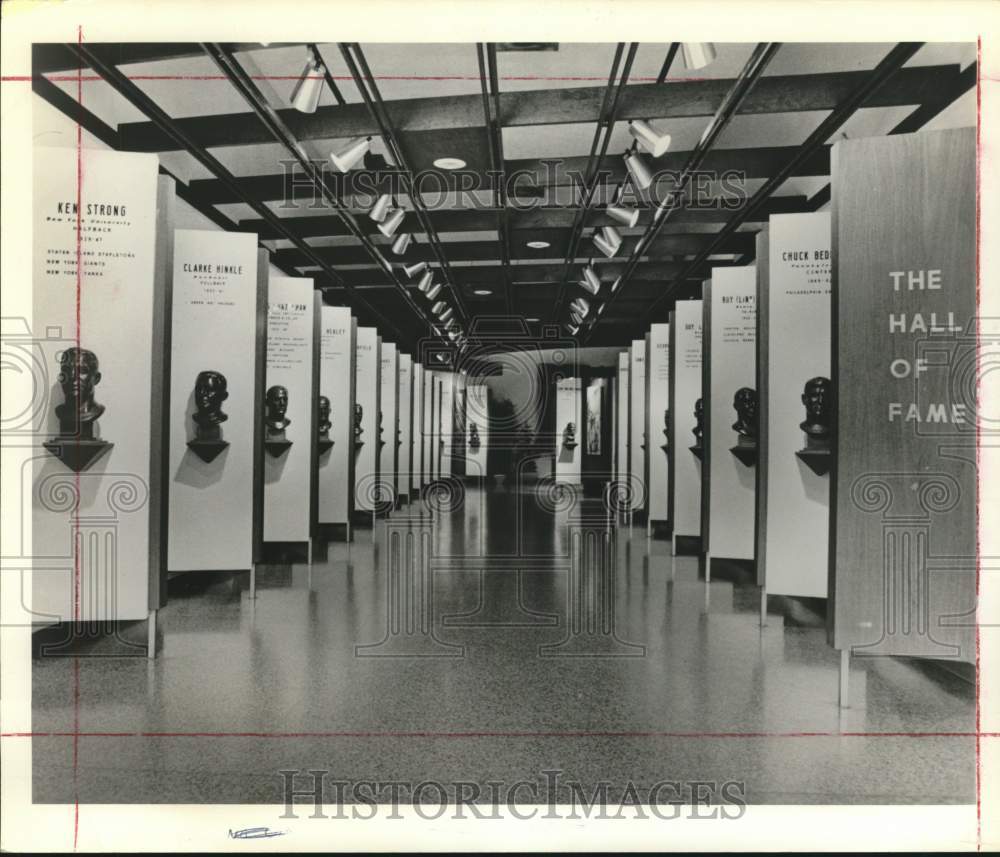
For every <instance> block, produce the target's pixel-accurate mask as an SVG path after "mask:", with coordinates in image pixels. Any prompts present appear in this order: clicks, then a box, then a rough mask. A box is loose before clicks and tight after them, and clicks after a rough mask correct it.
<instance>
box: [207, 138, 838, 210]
mask: <svg viewBox="0 0 1000 857" xmlns="http://www.w3.org/2000/svg"><path fill="white" fill-rule="evenodd" d="M796 148H797V147H796V146H763V147H760V148H753V149H719V150H717V151H713V152H709V153H708V155H706V157H705V159H704V161H703V162H702V164H701V168H700V171H701V172H703V173H704V174H706V175H708V174H710V173H718V174H720V175H721V174H722V173H724V172H726V171H729V170H732V171H734V172H736V173H740V174H742V175H743V176H744V177H745V178H747V179H766V178H770V177H771V176H772V175H774V173H775V172H777V171H778V170H779V169H781V167H782V166H784V164H786V163H787V162H788V160H789V158H790V157H791V155H792V154H793V153H794V152H795V150H796ZM689 155H690V152H670V153H668V154H666V155H664V156H663V157H661V158H656V159H650V160H651V161H652V163H653V165H654V166H655V168H656V170H657V171H658V172H659V171H668V170H669V171H672V172H679V171H680V170H681V169H682V168H683V166H684V163H685V162H686V160H687V157H688V156H689ZM586 162H587V159H586V158H585V157H569V158H564V159H554V158H553V159H526V160H513V161H507V162H506V164H505V166H504V170H505V171H506V173H507V175H508V176H509V177H510V179H509V182H508V184H510V185H511V186H512V189H515V190H517V191H518V192H519V193H518V197H519V198H522V197H529V196H530V197H537V196H540V195H541V194H540V193H538V192H533V190H532V189H533V188H536V187H537V188H540V189H542V190H543V191H544V189H546V188H556V187H579V183H580V180H581V177H582V176H583V174H584V170H585V169H586ZM546 163H548V164H550V166H549V167H546ZM556 164H558V165H556ZM515 174H516V175H518V176H519V178H517V179H516V180H515V179H514V175H515ZM795 175H797V176H828V175H830V147H829V146H824V147H822V148H820V149H818V150H817V151H816V152H815V153H814V155H813V156H812V157H810V158H808V159H807V160H806V161H804V162H803V163H802V164H801V165H800V166H799V167H798V168H797V170H796V173H795ZM324 176H325V178H326V180H327V183H328V184H329V185H330V187H331V188H332V189H333V190H334V191H335V192H337V194H338V196H340V197H341V198H342V199H344V200H345V201H348V202H349V201H350V200H351V199H352V198H358V199H360V200H362V201H365V202H367V203H368V204H371V202H372V201H373V200H372V196H373V195H374V194H375V193H379V192H383V191H385V192H389V191H390V190H391V188H392V184H393V179H392V177H391V176H390V175H388V174H385V173H383V174H381V175H379V174H376V173H374V172H368V171H360V170H359V171H355V172H352V173H350V174H349V176H350V178H349V179H345V177H343V176H341V175H339V174H333V173H324ZM597 177H598V179H600V180H601V181H602V182H604V183H607V184H616V183H619V182H621V181H623V180H624V179H625V168H624V162H623V160H622V158H621V157H620V156H612V157H608V158H605V159H604V160H603V162H602V163H601V166H600V169H599V170H598V173H597ZM479 179H480V186H481V187H482V188H483V189H484V190H489V189H490V182H489V177H488V176H487V175H486V174H485V173H483V174H480V176H479ZM662 181H663V192H664V193H666V192H667V188H668V187H669V184H670V182H669V176H668V175H666V174H664V176H663V178H662ZM237 182H238V183H239V185H240V187H241V190H243V191H245V192H246V193H250V194H252V195H253V196H254V197H256V198H257V199H261V200H270V201H276V200H283V199H285V198H286V196H289V195H290V196H291V199H290V202H292V203H294V204H295V205H296V206H297V207H298V208H307V207H308V206H310V205H311V204H312V203H313V200H314V198H315V199H316V201H317V204H321V203H322V198H321V197H318V196H317V197H314V195H313V193H312V190H311V187H310V186H308V185H307V184H306V181H305V176H304V174H303V173H302V172H301V171H300V170H295V171H293V172H292V173H291V174H289V175H286V174H284V173H271V174H268V175H257V176H241V177H239V178H237ZM191 185H192V187H196V188H198V189H199V192H200V193H202V194H203V195H204V196H205V197H206V199H210V200H211V201H212V202H214V203H215V204H217V205H224V204H227V203H231V202H240V201H241V199H240V198H238V197H237V196H236V194H234V192H233V191H232V189H230V188H229V187H228V186H226V185H225V184H224V183H222V182H219V181H218V180H215V179H195V180H194V181H192V182H191ZM427 189H428V192H429V193H430V192H433V193H436V192H437V187H436V186H433V187H432V186H431V185H428V188H427ZM522 205H523V206H524V207H527V206H528V202H525V203H522ZM432 213H433V212H432ZM516 213H517V209H516V207H512V217H513V216H516Z"/></svg>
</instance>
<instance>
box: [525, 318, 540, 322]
mask: <svg viewBox="0 0 1000 857" xmlns="http://www.w3.org/2000/svg"><path fill="white" fill-rule="evenodd" d="M525 321H539V319H537V318H528V319H525Z"/></svg>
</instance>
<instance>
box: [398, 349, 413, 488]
mask: <svg viewBox="0 0 1000 857" xmlns="http://www.w3.org/2000/svg"><path fill="white" fill-rule="evenodd" d="M398 402H399V404H398V407H397V410H398V412H399V455H398V461H397V463H396V465H397V473H396V493H397V494H398V495H401V496H404V497H405V496H408V495H409V493H410V483H411V482H412V473H413V448H412V446H413V424H412V420H413V358H412V357H410V355H409V354H400V355H399V394H398Z"/></svg>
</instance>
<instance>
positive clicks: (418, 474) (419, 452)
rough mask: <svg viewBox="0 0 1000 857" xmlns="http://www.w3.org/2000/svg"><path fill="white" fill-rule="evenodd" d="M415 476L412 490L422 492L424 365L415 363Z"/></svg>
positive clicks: (412, 481)
mask: <svg viewBox="0 0 1000 857" xmlns="http://www.w3.org/2000/svg"><path fill="white" fill-rule="evenodd" d="M412 422H413V429H412V431H413V442H412V446H413V453H412V454H413V466H412V468H411V469H412V471H413V477H412V480H411V482H410V485H411V491H414V492H417V493H419V492H420V488H421V486H422V485H423V482H424V367H423V366H421V365H420V364H419V363H414V364H413V419H412Z"/></svg>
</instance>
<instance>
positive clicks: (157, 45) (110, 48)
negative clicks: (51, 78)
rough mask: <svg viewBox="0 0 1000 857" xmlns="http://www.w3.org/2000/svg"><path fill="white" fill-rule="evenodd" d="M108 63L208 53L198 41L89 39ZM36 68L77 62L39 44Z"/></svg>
mask: <svg viewBox="0 0 1000 857" xmlns="http://www.w3.org/2000/svg"><path fill="white" fill-rule="evenodd" d="M88 46H89V47H90V48H91V49H92V50H94V51H95V52H97V53H98V54H99V55H100V56H101V57H102V59H104V60H105V62H107V63H110V64H112V65H116V66H123V65H132V64H133V63H150V62H165V61H169V60H179V59H189V58H191V57H203V56H204V55H205V54H204V52H203V51H202V49H201V45H199V44H198V43H197V42H88ZM33 47H34V48H35V59H34V70H35V73H36V74H51V73H53V72H65V71H76V68H77V67H76V64H75V63H73V62H72V61H70V60H68V59H67V58H66V53H65V51H64V50H63V47H64V46H63V44H61V43H56V44H53V43H36V44H35V45H34V46H33ZM226 47H228V48H229V49H230V50H234V51H238V52H243V51H265V50H270V49H271V48H285V47H289V43H280V44H279V43H277V42H275V43H271V44H268V45H262V44H261V43H260V42H229V43H227V45H226Z"/></svg>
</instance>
